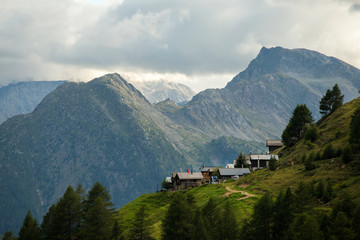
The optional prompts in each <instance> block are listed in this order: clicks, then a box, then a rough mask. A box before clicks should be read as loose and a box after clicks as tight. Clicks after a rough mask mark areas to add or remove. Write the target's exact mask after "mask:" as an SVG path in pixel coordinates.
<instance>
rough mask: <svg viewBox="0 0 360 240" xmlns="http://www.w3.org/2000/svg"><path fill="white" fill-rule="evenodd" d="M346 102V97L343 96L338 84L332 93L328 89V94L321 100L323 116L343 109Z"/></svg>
mask: <svg viewBox="0 0 360 240" xmlns="http://www.w3.org/2000/svg"><path fill="white" fill-rule="evenodd" d="M343 101H344V95H341V91H340V88H339V86H338V85H337V84H335V85H334V86H333V89H332V90H331V91H330V89H328V90H327V91H326V94H325V95H324V96H323V97H322V98H321V100H320V113H321V114H322V115H323V116H327V115H328V114H330V113H332V112H334V111H335V110H336V109H337V108H339V107H341V106H342V104H343Z"/></svg>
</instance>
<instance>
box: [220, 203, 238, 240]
mask: <svg viewBox="0 0 360 240" xmlns="http://www.w3.org/2000/svg"><path fill="white" fill-rule="evenodd" d="M218 234H219V237H218V239H224V240H230V239H237V238H238V236H239V228H238V224H237V221H236V217H235V214H234V211H233V209H232V208H231V205H230V203H229V201H227V202H226V203H225V206H224V209H223V211H222V213H221V215H220V221H219V226H218Z"/></svg>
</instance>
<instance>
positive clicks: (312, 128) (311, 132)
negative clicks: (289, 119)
mask: <svg viewBox="0 0 360 240" xmlns="http://www.w3.org/2000/svg"><path fill="white" fill-rule="evenodd" d="M318 137H319V129H318V127H317V126H316V125H315V124H309V125H307V126H306V127H305V133H304V138H305V140H310V141H311V142H314V141H315V140H316V139H318Z"/></svg>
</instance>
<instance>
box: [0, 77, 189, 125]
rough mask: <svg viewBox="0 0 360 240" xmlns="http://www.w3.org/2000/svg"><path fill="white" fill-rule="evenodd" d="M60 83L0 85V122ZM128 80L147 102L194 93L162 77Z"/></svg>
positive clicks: (29, 108)
mask: <svg viewBox="0 0 360 240" xmlns="http://www.w3.org/2000/svg"><path fill="white" fill-rule="evenodd" d="M64 82H65V81H29V82H18V83H13V84H9V85H7V86H4V87H0V106H1V108H0V123H2V122H4V121H5V120H7V119H8V118H10V117H13V116H15V115H19V114H26V113H31V112H32V111H33V110H34V109H35V107H36V106H37V105H38V104H39V103H40V102H41V100H42V99H43V98H44V97H45V96H46V95H48V94H49V93H50V92H52V91H53V90H55V88H57V87H58V86H60V85H61V84H63V83H64ZM132 83H133V84H134V85H135V86H136V88H137V89H139V90H140V91H141V93H142V94H143V95H144V96H145V97H146V98H147V99H148V100H149V101H150V102H151V103H158V102H160V101H163V100H166V99H171V100H173V101H175V102H176V103H177V104H185V103H186V102H188V101H190V100H191V98H192V97H193V96H194V95H195V92H194V91H193V90H191V88H189V87H188V86H186V85H184V84H180V83H175V82H170V81H166V80H161V81H147V82H137V81H132Z"/></svg>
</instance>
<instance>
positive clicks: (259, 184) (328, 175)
mask: <svg viewBox="0 0 360 240" xmlns="http://www.w3.org/2000/svg"><path fill="white" fill-rule="evenodd" d="M358 107H360V98H358V99H355V100H353V101H351V102H349V103H347V104H345V105H344V106H342V107H341V108H340V109H338V110H336V111H335V112H334V113H333V114H331V115H329V116H328V117H326V118H325V119H322V120H320V121H319V122H318V123H317V126H318V128H319V138H318V139H317V140H316V141H315V142H314V143H312V144H309V143H306V141H304V140H301V141H299V142H298V144H296V145H295V146H294V147H292V148H284V149H281V150H279V152H280V155H282V156H281V158H280V160H279V162H278V168H277V169H276V170H275V171H269V170H268V169H264V170H259V171H256V172H254V173H252V174H251V175H249V176H246V177H244V178H241V179H239V180H237V181H235V182H229V183H225V184H220V185H206V186H201V187H198V188H194V189H189V190H186V191H183V193H184V194H189V193H192V194H193V195H194V196H195V200H196V205H197V206H198V207H201V206H203V205H204V204H205V203H206V202H207V200H208V199H209V198H210V197H215V199H217V201H218V204H219V206H220V207H221V206H222V205H223V204H224V203H225V201H230V203H231V205H232V206H234V207H235V208H234V211H236V216H237V218H238V220H239V221H240V222H241V221H242V220H243V219H245V218H247V217H248V216H249V215H250V214H251V213H252V207H253V206H254V204H255V202H256V201H257V199H259V197H261V195H262V194H263V193H264V192H265V191H269V192H271V193H272V194H273V196H276V195H277V194H278V193H279V192H280V191H281V190H283V189H284V190H285V189H286V188H287V187H291V188H292V189H293V190H294V189H295V188H296V187H297V186H298V184H299V182H301V181H304V182H310V181H315V182H318V181H320V180H322V181H323V182H324V183H325V184H328V183H330V184H332V186H333V189H334V193H335V197H334V198H333V199H332V200H331V201H330V202H329V203H326V204H324V203H321V202H318V203H315V205H316V206H314V207H315V208H317V209H322V210H325V211H326V210H330V209H331V207H332V206H333V205H334V203H335V202H337V201H338V200H339V199H341V197H342V196H343V195H344V194H349V195H350V196H351V198H352V199H353V200H354V202H356V203H357V204H360V195H359V194H358V193H359V190H360V155H359V154H355V155H353V161H352V162H350V163H348V164H346V165H345V164H343V163H342V160H341V157H335V158H331V159H324V160H320V161H315V162H314V163H315V164H316V166H317V168H316V169H314V170H305V167H304V164H303V162H302V158H303V156H305V157H306V156H308V155H309V154H311V153H312V152H314V153H316V152H318V151H320V152H323V151H324V149H325V147H326V145H328V144H329V143H331V144H332V145H333V146H334V149H335V150H336V151H337V150H339V149H343V148H345V146H347V145H348V138H349V124H350V121H351V115H352V114H353V112H354V110H355V109H356V108H358ZM226 187H230V188H232V189H234V190H243V191H246V192H248V193H252V194H255V197H250V198H247V199H244V200H238V199H239V198H240V197H241V196H243V195H242V194H241V193H233V194H230V195H229V196H228V197H224V196H223V195H224V194H225V193H226V192H227V190H226ZM173 195H174V192H161V193H153V194H146V195H142V196H141V197H139V198H137V199H136V200H134V201H132V202H130V203H129V204H127V205H125V206H124V207H122V208H121V209H119V210H118V211H117V213H116V217H117V218H118V219H119V221H120V223H121V224H122V225H123V229H126V230H125V231H128V229H129V228H130V226H131V225H132V219H133V218H134V214H135V212H136V210H137V209H138V208H139V206H140V205H145V206H146V207H147V209H148V214H149V218H150V219H151V221H150V222H151V223H152V235H153V237H154V238H156V239H159V237H160V236H161V221H162V219H163V218H164V216H165V214H166V211H167V209H168V207H169V203H170V202H171V199H172V196H173Z"/></svg>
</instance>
